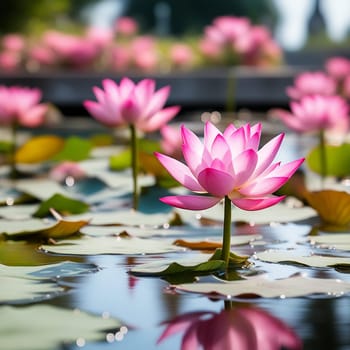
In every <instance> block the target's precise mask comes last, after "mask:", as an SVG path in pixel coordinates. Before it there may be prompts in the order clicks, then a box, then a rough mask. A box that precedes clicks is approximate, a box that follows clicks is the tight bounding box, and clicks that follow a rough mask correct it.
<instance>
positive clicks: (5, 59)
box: [0, 51, 21, 72]
mask: <svg viewBox="0 0 350 350" xmlns="http://www.w3.org/2000/svg"><path fill="white" fill-rule="evenodd" d="M20 64H21V56H20V55H19V54H18V53H17V52H13V51H2V52H0V70H1V71H5V72H6V71H7V72H13V71H15V70H17V69H19V67H20Z"/></svg>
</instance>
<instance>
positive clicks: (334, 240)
mask: <svg viewBox="0 0 350 350" xmlns="http://www.w3.org/2000/svg"><path fill="white" fill-rule="evenodd" d="M308 238H309V240H310V243H311V244H313V245H315V246H318V247H320V248H329V249H339V250H350V234H349V233H332V234H323V235H320V236H310V237H308Z"/></svg>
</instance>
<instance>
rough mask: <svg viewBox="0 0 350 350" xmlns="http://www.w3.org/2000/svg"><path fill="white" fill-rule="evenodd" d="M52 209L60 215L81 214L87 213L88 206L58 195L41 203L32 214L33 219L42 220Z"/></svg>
mask: <svg viewBox="0 0 350 350" xmlns="http://www.w3.org/2000/svg"><path fill="white" fill-rule="evenodd" d="M51 209H54V210H55V211H57V212H59V213H60V214H62V215H70V214H82V213H85V212H86V211H88V209H89V206H88V205H87V204H86V203H84V202H82V201H79V200H77V199H72V198H68V197H65V196H63V195H61V194H59V193H56V194H54V195H53V196H52V197H50V198H49V199H47V200H46V201H44V202H42V203H41V204H40V206H39V208H38V209H37V211H36V212H35V213H34V214H33V215H34V216H35V217H38V218H43V217H45V216H48V215H49V214H50V210H51Z"/></svg>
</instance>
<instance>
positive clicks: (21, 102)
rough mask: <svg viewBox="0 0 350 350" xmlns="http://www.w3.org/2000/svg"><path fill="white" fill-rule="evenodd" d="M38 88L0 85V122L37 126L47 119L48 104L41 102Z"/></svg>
mask: <svg viewBox="0 0 350 350" xmlns="http://www.w3.org/2000/svg"><path fill="white" fill-rule="evenodd" d="M41 95H42V94H41V91H40V90H39V89H36V88H27V87H19V86H11V87H6V86H0V124H3V125H15V124H19V125H23V126H27V127H36V126H39V125H41V124H42V123H43V122H44V121H45V114H46V112H47V109H48V106H47V105H46V104H39V101H40V99H41Z"/></svg>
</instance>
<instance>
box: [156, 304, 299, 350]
mask: <svg viewBox="0 0 350 350" xmlns="http://www.w3.org/2000/svg"><path fill="white" fill-rule="evenodd" d="M165 324H167V326H166V328H165V330H164V332H163V333H162V334H161V336H160V338H159V339H158V342H157V343H158V344H159V343H160V342H162V341H164V340H165V339H167V338H168V337H170V336H172V335H173V334H175V333H178V332H184V336H183V338H182V344H181V350H196V349H204V350H217V349H237V350H280V349H281V348H282V347H283V348H287V349H291V350H301V349H302V343H301V340H300V338H299V337H298V336H297V334H296V333H295V332H294V331H293V330H292V329H291V328H289V327H288V326H287V325H286V324H284V323H283V322H282V321H281V320H279V319H277V318H275V317H274V316H272V315H270V314H269V313H267V312H266V311H264V310H262V309H258V308H256V307H247V306H245V307H237V308H234V309H231V310H222V311H221V312H220V313H215V312H209V311H208V312H193V313H188V314H184V315H181V316H178V317H176V318H175V319H173V320H171V321H168V322H165Z"/></svg>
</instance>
